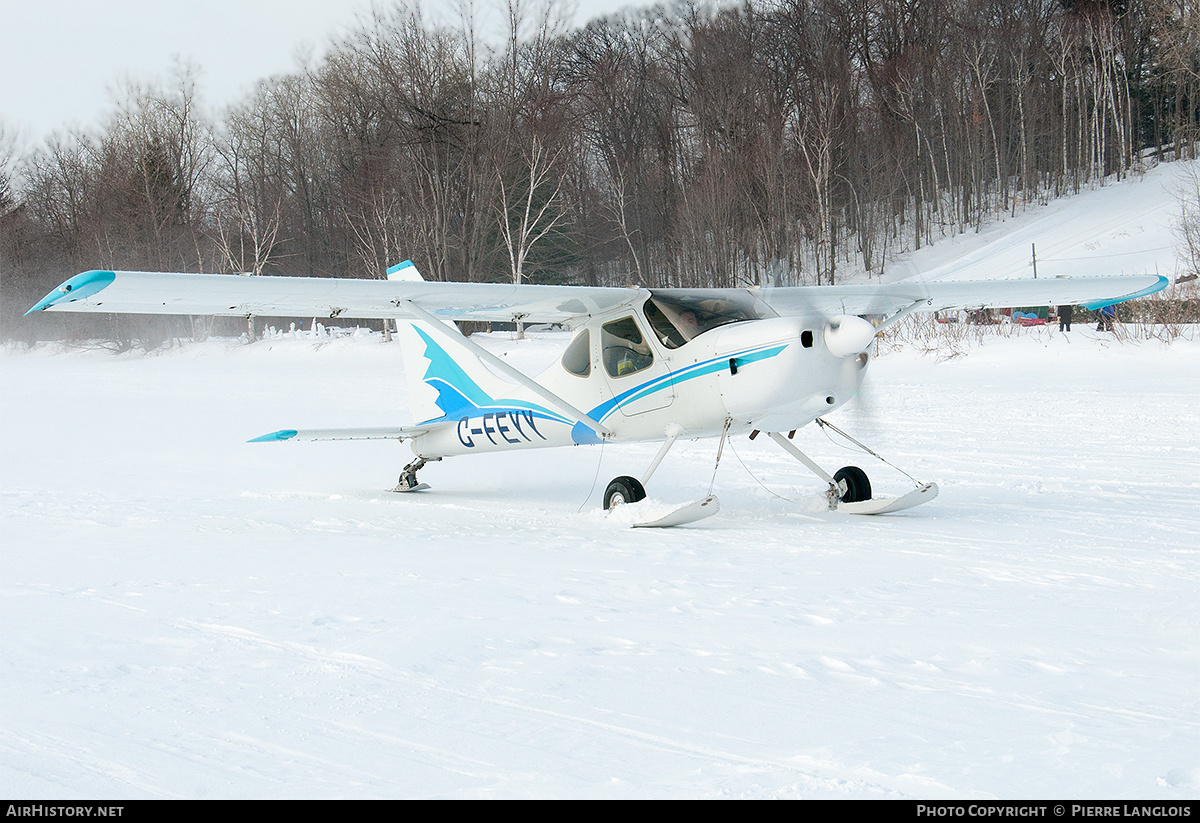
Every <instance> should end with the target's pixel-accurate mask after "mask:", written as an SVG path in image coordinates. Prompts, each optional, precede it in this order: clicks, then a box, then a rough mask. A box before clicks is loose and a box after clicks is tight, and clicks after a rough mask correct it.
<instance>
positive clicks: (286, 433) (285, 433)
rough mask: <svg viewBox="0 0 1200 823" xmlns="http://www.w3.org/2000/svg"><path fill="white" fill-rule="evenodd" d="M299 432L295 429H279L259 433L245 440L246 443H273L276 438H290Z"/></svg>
mask: <svg viewBox="0 0 1200 823" xmlns="http://www.w3.org/2000/svg"><path fill="white" fill-rule="evenodd" d="M297 434H299V432H298V431H296V430H295V429H280V430H279V431H277V432H271V433H270V434H264V435H260V436H258V437H255V438H252V439H250V440H247V441H246V442H247V443H274V442H275V441H276V440H291V439H292V438H293V437H295V436H296V435H297Z"/></svg>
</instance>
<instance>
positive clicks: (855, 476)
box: [833, 466, 871, 503]
mask: <svg viewBox="0 0 1200 823" xmlns="http://www.w3.org/2000/svg"><path fill="white" fill-rule="evenodd" d="M833 480H834V482H835V483H841V481H843V480H845V481H846V493H845V494H843V495H842V502H843V503H858V502H859V501H862V500H870V499H871V481H870V480H868V479H867V473H866V472H865V471H863V470H862V469H860V468H859V467H858V466H846V467H844V468H841V469H838V470H837V473H836V474H834V476H833Z"/></svg>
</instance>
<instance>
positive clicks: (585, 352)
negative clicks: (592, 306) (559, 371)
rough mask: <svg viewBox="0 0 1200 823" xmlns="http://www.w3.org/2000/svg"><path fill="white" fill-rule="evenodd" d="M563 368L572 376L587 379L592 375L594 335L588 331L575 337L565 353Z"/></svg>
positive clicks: (585, 330)
mask: <svg viewBox="0 0 1200 823" xmlns="http://www.w3.org/2000/svg"><path fill="white" fill-rule="evenodd" d="M562 366H563V368H564V369H566V370H567V371H569V372H570V373H571V374H577V375H579V376H580V377H587V376H588V375H589V374H591V373H592V335H591V332H589V331H588V330H587V329H584V330H583V331H581V332H580V333H579V334H577V335H575V339H574V340H572V341H571V345H569V346H567V350H566V351H565V352H563V356H562Z"/></svg>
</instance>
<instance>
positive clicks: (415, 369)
mask: <svg viewBox="0 0 1200 823" xmlns="http://www.w3.org/2000/svg"><path fill="white" fill-rule="evenodd" d="M396 325H397V329H398V332H399V335H400V346H401V349H402V352H403V356H404V371H405V373H406V375H405V376H406V378H407V380H408V397H409V406H410V407H411V409H412V415H413V420H414V421H416V423H417V424H418V425H424V424H427V423H436V422H441V421H446V420H459V419H461V418H463V417H474V416H479V415H482V414H485V413H487V412H490V411H495V410H508V409H521V410H528V411H531V412H535V413H536V414H537V416H538V417H549V418H552V419H561V420H565V419H566V418H564V417H563V416H562V415H561V414H558V413H557V412H553V411H551V410H549V409H547V408H546V407H544V406H542V405H540V404H536V403H533V402H531V399H532V398H531V396H530V393H529V392H528V390H527V389H525V388H523V387H521V386H516V385H514V384H512V383H509V382H508V381H506V380H503V379H501V378H499V377H497V376H496V375H495V374H493V373H492V372H491V371H490V370H489V369H488V368H487V366H485V365H484V364H483V361H482V360H480V359H479V357H478V356H477V355H476V354H475V353H474V352H472V351H470V350H469V349H468V348H467V347H466V346H462V345H459V344H458V343H456V342H455V340H454V338H453V336H452V335H450V334H447V333H446V332H445V331H442V330H440V329H435V328H433V327H432V326H431V325H429V324H428V323H425V322H422V321H400V322H398V323H397V324H396Z"/></svg>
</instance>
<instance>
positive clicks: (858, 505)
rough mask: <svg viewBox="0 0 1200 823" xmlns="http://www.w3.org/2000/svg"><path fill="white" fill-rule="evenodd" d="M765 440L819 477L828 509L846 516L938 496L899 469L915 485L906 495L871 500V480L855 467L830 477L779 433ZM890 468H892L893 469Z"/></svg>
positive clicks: (820, 423)
mask: <svg viewBox="0 0 1200 823" xmlns="http://www.w3.org/2000/svg"><path fill="white" fill-rule="evenodd" d="M815 422H816V423H817V425H818V426H820V427H821V428H823V429H829V430H830V431H833V432H834V433H836V434H838V435H841V436H842V437H844V438H845V439H846V440H849V441H850V442H851V443H853V444H854V445H856V446H858V447H859V448H860V449H862V450H863V451H864V452H866V453H867V454H869V455H871V456H872V457H874V458H876V459H878V460H880V461H882V462H884V463H887V461H886V460H884V459H883V458H882V457H880V456H879V455H878V454H876V453H875V452H873V451H872V450H871V449H869V448H867V447H866V446H864V445H863V444H862V443H860V442H859V441H857V440H855V439H854V438H853V437H851V436H850V435H848V434H846V433H845V432H844V431H842V430H841V429H839V428H838V427H837V426H834V425H833V424H832V423H830V422H828V421H826V420H822V419H821V418H820V417H818V418H817V419H816V421H815ZM757 434H758V433H757V432H754V433H753V434H751V435H750V436H751V438H753V437H754V436H755V435H757ZM766 434H767V436H768V437H770V438H771V439H772V440H774V441H775V442H776V443H778V444H779V445H780V446H781V447H782V448H783V450H784V451H786V452H787V453H788V454H790V455H792V457H795V458H796V459H797V460H799V461H800V462H801V463H802V464H804V466H805V468H807V469H808V470H809V471H811V472H812V473H813V474H815V475H816V476H817V477H820V478H821V479H822V480H824V481H825V482H826V483H828V484H829V488H828V489H827V490H826V492H825V496H826V498H827V499H828V500H829V508H830V510H831V511H834V510H836V511H841V512H846V513H847V514H888V513H889V512H898V511H904V510H905V509H911V508H913V507H914V506H919V505H921V504H922V503H928V502H929V501H930V500H933V499H934V498H935V497H937V496H938V486H937V483H921V482H918V481H917V480H915V479H914V478H913V477H912V475H910V474H908V472H905V471H903V470H902V469H901V470H899V471H900V472H901V473H902V474H904V475H905V476H906V477H908V479H910V480H912V481H913V484H914V485H915V486H916V488H914V489H913V490H912V491H910V492H908V493H907V494H902V495H900V496H899V497H872V496H871V481H870V479H868V477H867V473H866V472H864V471H863V470H862V469H860V468H859V467H858V466H844V467H842V468H840V469H838V470H837V471H836V472H835V473H834V474H832V475H830V474H829V473H828V472H826V471H825V470H824V469H822V468H821V467H820V466H818V465H817V464H816V463H815V462H813V460H812V459H811V458H810V457H809V456H808V455H806V454H805V453H804V452H802V451H800V449H798V448H797V447H796V445H795V444H794V443H792V441H791V440H790V439H789V438H788V437H787V436H785V435H783V434H782V433H781V432H767V433H766ZM888 465H889V466H890V465H891V464H890V463H888ZM893 468H895V467H894V466H893Z"/></svg>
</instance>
